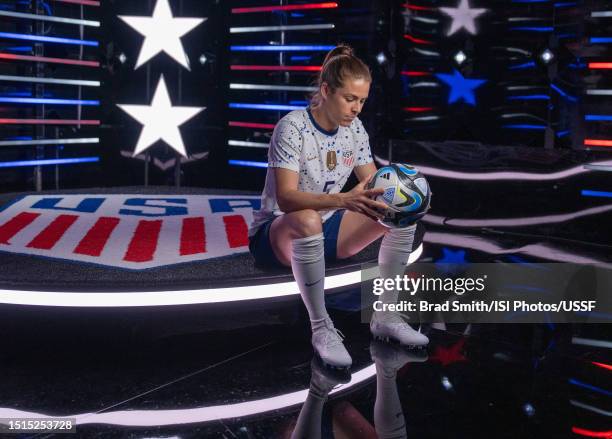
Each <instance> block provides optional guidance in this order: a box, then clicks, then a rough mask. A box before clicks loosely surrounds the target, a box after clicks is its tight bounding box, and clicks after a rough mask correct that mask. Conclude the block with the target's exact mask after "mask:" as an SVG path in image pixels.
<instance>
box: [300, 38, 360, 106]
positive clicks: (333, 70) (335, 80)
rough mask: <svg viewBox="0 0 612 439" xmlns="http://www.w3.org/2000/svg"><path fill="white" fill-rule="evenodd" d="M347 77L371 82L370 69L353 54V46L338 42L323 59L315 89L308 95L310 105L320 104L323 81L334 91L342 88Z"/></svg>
mask: <svg viewBox="0 0 612 439" xmlns="http://www.w3.org/2000/svg"><path fill="white" fill-rule="evenodd" d="M347 78H351V79H364V80H366V81H368V82H372V75H371V74H370V69H369V68H368V66H367V65H366V64H365V63H364V62H363V61H361V60H360V59H359V58H357V57H356V56H355V54H354V51H353V48H352V47H350V46H348V45H346V44H339V45H338V46H337V47H334V48H333V49H332V50H330V51H329V52H328V53H327V55H326V56H325V59H324V60H323V65H322V66H321V72H320V73H319V75H318V76H317V79H316V81H315V86H316V87H317V90H316V91H315V92H314V93H313V94H312V95H311V96H310V106H311V107H312V108H315V107H318V106H319V105H321V103H322V101H323V99H322V96H321V86H322V85H323V83H327V85H328V86H329V88H330V90H331V92H332V93H334V92H335V91H336V90H337V89H339V88H342V86H343V85H344V81H345V80H346V79H347Z"/></svg>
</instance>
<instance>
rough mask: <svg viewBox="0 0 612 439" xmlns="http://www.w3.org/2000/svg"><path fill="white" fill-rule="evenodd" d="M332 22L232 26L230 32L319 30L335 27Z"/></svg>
mask: <svg viewBox="0 0 612 439" xmlns="http://www.w3.org/2000/svg"><path fill="white" fill-rule="evenodd" d="M334 27H335V26H334V25H333V24H332V23H323V24H298V25H293V26H251V27H230V34H240V33H250V32H273V31H293V30H319V29H333V28H334Z"/></svg>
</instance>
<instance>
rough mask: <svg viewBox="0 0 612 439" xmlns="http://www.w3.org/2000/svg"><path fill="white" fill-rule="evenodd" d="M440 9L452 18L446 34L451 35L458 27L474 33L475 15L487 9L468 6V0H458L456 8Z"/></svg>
mask: <svg viewBox="0 0 612 439" xmlns="http://www.w3.org/2000/svg"><path fill="white" fill-rule="evenodd" d="M440 11H442V12H443V13H445V14H446V15H448V16H450V17H451V18H452V19H453V22H452V23H451V27H450V29H449V31H448V32H447V33H446V35H447V36H448V35H452V34H454V33H455V32H457V31H459V30H460V29H462V28H463V29H465V30H467V31H468V32H469V33H471V34H472V35H476V33H477V31H476V23H475V22H474V21H475V19H476V17H478V16H479V15H482V14H484V13H485V12H487V11H488V9H484V8H470V3H469V1H468V0H460V2H459V5H458V6H457V7H456V8H440Z"/></svg>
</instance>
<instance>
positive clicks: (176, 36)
mask: <svg viewBox="0 0 612 439" xmlns="http://www.w3.org/2000/svg"><path fill="white" fill-rule="evenodd" d="M119 18H121V19H122V20H123V21H125V22H126V23H127V24H129V25H130V26H131V27H132V28H134V30H136V31H137V32H138V33H140V34H141V35H142V36H144V37H145V39H144V42H143V43H142V48H141V49H140V54H139V55H138V61H136V67H134V69H137V68H138V67H140V66H141V65H143V64H144V63H146V62H147V61H148V60H150V59H151V58H153V57H154V56H155V55H157V54H158V53H160V52H166V53H167V54H168V55H170V56H171V57H172V58H173V59H174V60H175V61H176V62H178V63H179V64H180V65H182V66H183V67H185V68H186V69H187V70H190V69H189V59H188V58H187V55H186V54H185V51H184V50H183V44H182V43H181V37H182V36H183V35H185V34H186V33H188V32H190V31H191V30H192V29H193V28H194V27H196V26H197V25H199V24H200V23H203V22H204V21H206V20H207V19H206V18H184V17H179V18H175V17H173V16H172V11H171V10H170V5H169V4H168V0H157V3H156V4H155V8H154V9H153V16H151V17H133V16H129V17H127V16H122V15H119Z"/></svg>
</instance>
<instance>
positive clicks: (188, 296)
mask: <svg viewBox="0 0 612 439" xmlns="http://www.w3.org/2000/svg"><path fill="white" fill-rule="evenodd" d="M422 253H423V244H421V245H420V246H419V247H418V248H417V249H416V250H415V251H413V252H412V253H411V254H410V257H409V259H408V262H409V263H412V262H415V261H416V260H417V259H418V258H419V257H420V256H421V254H422ZM379 275H380V273H379V271H378V267H374V268H372V269H370V270H367V271H362V270H355V271H351V272H348V273H343V274H336V275H332V276H326V277H325V289H326V290H330V289H334V288H340V287H347V286H350V285H356V284H359V283H360V282H361V281H362V277H364V279H373V278H375V277H378V276H379ZM299 294H300V290H299V288H298V286H297V284H296V283H295V282H294V281H292V282H278V283H269V284H263V285H251V286H243V287H226V288H206V289H199V290H179V291H145V292H134V291H131V292H105V293H97V292H91V293H89V292H62V291H57V292H50V291H22V290H3V289H0V303H5V304H13V305H36V306H66V307H85V308H108V307H137V306H171V305H191V304H204V303H226V302H236V301H241V300H262V299H270V298H275V297H287V296H299Z"/></svg>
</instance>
